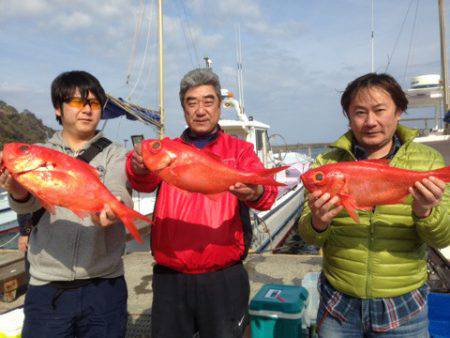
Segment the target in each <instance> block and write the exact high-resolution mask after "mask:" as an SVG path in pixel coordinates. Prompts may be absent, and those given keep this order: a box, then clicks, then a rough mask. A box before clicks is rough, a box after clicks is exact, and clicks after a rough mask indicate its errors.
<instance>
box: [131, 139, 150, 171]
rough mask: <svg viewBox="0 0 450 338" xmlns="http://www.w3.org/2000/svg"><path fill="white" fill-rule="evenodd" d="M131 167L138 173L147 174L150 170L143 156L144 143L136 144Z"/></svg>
mask: <svg viewBox="0 0 450 338" xmlns="http://www.w3.org/2000/svg"><path fill="white" fill-rule="evenodd" d="M131 167H132V168H133V171H134V172H135V173H136V174H141V175H142V174H147V173H148V172H149V170H148V169H147V167H146V166H145V164H144V159H143V157H142V144H141V143H138V144H136V145H135V146H134V152H133V155H132V158H131Z"/></svg>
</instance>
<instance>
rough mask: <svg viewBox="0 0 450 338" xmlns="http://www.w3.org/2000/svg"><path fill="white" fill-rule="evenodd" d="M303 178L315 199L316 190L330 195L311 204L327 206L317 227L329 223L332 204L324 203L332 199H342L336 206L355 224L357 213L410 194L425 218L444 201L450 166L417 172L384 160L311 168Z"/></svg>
mask: <svg viewBox="0 0 450 338" xmlns="http://www.w3.org/2000/svg"><path fill="white" fill-rule="evenodd" d="M301 178H302V181H303V184H304V185H305V187H306V189H308V191H309V192H311V195H312V196H315V197H318V195H313V193H315V192H317V191H320V192H324V195H325V193H328V196H327V197H326V198H325V197H323V196H322V197H321V198H319V199H318V200H317V201H316V202H313V203H312V206H313V207H315V208H316V209H318V208H321V207H322V206H324V209H323V210H322V212H317V213H316V221H318V222H319V223H318V224H315V225H316V226H317V227H325V226H326V221H328V220H329V217H327V216H326V213H327V212H326V210H327V208H328V209H329V205H330V202H328V204H326V203H325V201H324V200H325V199H326V200H328V199H329V198H330V196H338V197H339V200H338V201H334V203H336V202H337V205H342V206H343V207H344V208H345V210H346V211H347V212H348V214H349V216H350V217H351V218H352V219H353V220H354V221H355V223H359V217H358V213H357V211H356V210H373V208H374V207H375V206H377V205H383V204H398V203H404V201H405V198H406V197H407V196H408V194H412V196H413V198H414V201H413V204H412V208H413V212H414V214H415V215H416V216H418V217H426V216H428V215H429V214H430V213H431V210H432V208H433V207H435V206H437V205H438V204H439V202H440V201H441V199H442V196H443V194H444V190H445V184H444V182H447V183H448V182H450V166H448V167H444V168H440V169H435V170H429V171H415V170H408V169H403V168H397V167H391V166H390V165H388V161H387V160H384V159H380V160H363V161H355V162H338V163H330V164H326V165H323V166H320V167H317V168H314V169H311V170H309V171H308V172H306V173H304V174H303V175H302V176H301ZM310 204H311V203H310ZM331 204H332V203H331ZM319 216H320V217H319ZM325 228H326V227H325Z"/></svg>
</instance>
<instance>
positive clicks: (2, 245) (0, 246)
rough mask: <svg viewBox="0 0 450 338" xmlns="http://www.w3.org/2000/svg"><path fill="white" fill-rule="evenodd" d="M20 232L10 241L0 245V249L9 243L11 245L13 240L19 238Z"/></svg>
mask: <svg viewBox="0 0 450 338" xmlns="http://www.w3.org/2000/svg"><path fill="white" fill-rule="evenodd" d="M19 235H20V232H18V233H17V234H15V235H14V236H13V238H11V239H10V240H8V241H6V242H5V243H2V244H0V248H3V247H5V246H7V245H8V244H9V243H11V242H12V241H13V240H15V239H16V238H17V237H19Z"/></svg>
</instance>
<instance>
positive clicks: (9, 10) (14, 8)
mask: <svg viewBox="0 0 450 338" xmlns="http://www.w3.org/2000/svg"><path fill="white" fill-rule="evenodd" d="M50 10H51V4H50V3H49V2H48V1H46V0H21V1H3V2H0V12H1V13H2V16H3V17H4V18H8V17H35V16H39V15H42V14H45V13H48V12H49V11H50Z"/></svg>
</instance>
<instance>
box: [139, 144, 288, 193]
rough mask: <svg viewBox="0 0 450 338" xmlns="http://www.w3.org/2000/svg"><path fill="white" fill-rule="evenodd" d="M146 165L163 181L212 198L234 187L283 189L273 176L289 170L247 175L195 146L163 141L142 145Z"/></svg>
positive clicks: (277, 169)
mask: <svg viewBox="0 0 450 338" xmlns="http://www.w3.org/2000/svg"><path fill="white" fill-rule="evenodd" d="M142 156H143V160H144V164H145V166H146V167H147V168H148V169H150V170H151V171H154V172H156V173H157V174H158V175H159V176H160V177H161V178H162V179H163V180H164V181H166V182H167V183H169V184H172V185H174V186H176V187H178V188H180V189H183V190H187V191H190V192H200V193H203V194H208V195H213V194H218V193H221V192H225V191H228V189H229V187H230V186H232V185H233V184H235V183H237V182H240V183H244V184H262V185H274V186H284V185H285V184H283V183H279V182H277V181H275V179H274V178H273V175H274V174H275V173H277V172H279V171H282V170H285V169H286V168H288V166H286V167H277V168H272V169H259V170H254V171H252V172H244V171H240V170H238V169H234V168H231V167H229V166H227V165H225V164H224V163H223V162H222V161H221V159H220V157H219V156H217V155H215V154H212V153H211V152H208V151H205V150H200V149H197V148H195V147H193V146H190V145H187V144H183V143H180V142H175V141H173V140H170V139H169V138H165V139H163V140H145V141H144V142H143V143H142Z"/></svg>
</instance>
